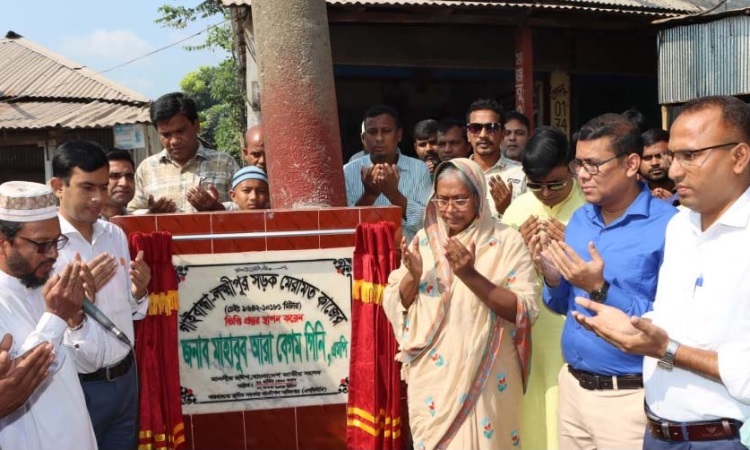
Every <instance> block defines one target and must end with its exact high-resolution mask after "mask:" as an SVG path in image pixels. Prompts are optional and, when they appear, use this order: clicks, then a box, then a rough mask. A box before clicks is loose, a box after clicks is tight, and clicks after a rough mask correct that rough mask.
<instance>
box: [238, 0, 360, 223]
mask: <svg viewBox="0 0 750 450" xmlns="http://www.w3.org/2000/svg"><path fill="white" fill-rule="evenodd" d="M252 20H253V29H254V33H255V44H256V48H257V55H258V68H259V79H260V88H261V97H260V103H261V117H262V122H263V134H264V138H265V146H266V153H267V158H266V159H267V161H268V162H267V166H268V175H269V179H270V185H271V186H270V189H271V205H272V207H273V208H274V209H276V208H300V207H316V206H346V193H345V190H344V174H343V170H342V166H343V160H342V153H341V139H340V136H339V122H338V113H337V109H336V92H335V88H334V83H333V62H332V59H331V43H330V37H329V32H328V16H327V13H326V4H325V0H253V4H252Z"/></svg>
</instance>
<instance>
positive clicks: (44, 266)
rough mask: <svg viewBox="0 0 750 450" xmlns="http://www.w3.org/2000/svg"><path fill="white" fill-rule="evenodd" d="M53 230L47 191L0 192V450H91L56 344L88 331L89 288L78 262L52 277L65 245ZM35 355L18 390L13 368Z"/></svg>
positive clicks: (74, 386)
mask: <svg viewBox="0 0 750 450" xmlns="http://www.w3.org/2000/svg"><path fill="white" fill-rule="evenodd" d="M60 231H61V230H60V222H59V220H58V217H57V206H56V200H55V196H54V194H53V193H52V190H51V189H50V188H49V187H47V186H45V185H43V184H39V183H29V182H26V181H9V182H7V183H3V184H2V185H0V247H2V251H1V252H0V335H3V336H6V337H5V338H3V341H2V343H1V344H0V357H6V358H10V361H7V360H6V362H5V363H0V366H5V369H7V368H8V364H7V363H8V362H9V363H10V364H9V365H10V366H11V367H10V370H9V371H7V372H6V371H5V370H3V373H0V395H2V403H3V406H2V407H0V410H2V412H1V413H0V447H2V448H4V449H67V450H73V449H81V448H86V449H89V448H96V438H95V436H94V430H93V429H92V427H91V420H90V419H89V415H88V411H87V410H86V401H85V399H84V394H83V391H82V390H81V384H80V382H79V381H78V374H77V373H76V365H75V362H74V361H73V353H74V351H75V350H74V349H73V348H70V347H67V346H65V345H64V344H63V338H64V335H65V332H66V329H67V328H68V327H69V326H79V325H81V327H82V332H85V331H91V329H92V328H93V327H94V326H95V325H94V324H92V323H89V322H85V321H83V311H82V310H81V303H82V301H83V298H84V291H85V290H86V289H87V288H88V286H90V285H91V284H92V283H93V281H92V280H91V274H90V273H89V272H88V271H87V269H86V266H85V264H83V263H82V262H81V261H80V259H75V260H73V261H72V262H71V263H70V264H67V265H66V266H65V267H64V269H63V270H61V271H60V272H59V273H58V274H55V275H53V267H54V264H55V261H56V260H57V257H58V252H59V250H60V249H62V248H63V247H64V246H65V244H66V243H67V242H68V240H67V238H66V237H65V236H64V235H62V234H61V233H60ZM7 335H10V336H12V342H8V339H7ZM40 352H41V355H40ZM40 356H42V359H41V364H40V365H37V366H36V368H35V370H34V371H32V372H28V371H27V372H26V376H27V377H28V380H27V381H28V382H30V384H27V385H26V386H25V387H24V384H23V380H19V379H18V378H17V377H18V376H19V373H18V372H19V370H17V369H18V368H23V366H25V365H26V364H29V363H30V362H31V361H32V360H33V359H34V358H39V357H40ZM37 363H39V360H38V359H37ZM27 369H28V367H27ZM9 377H13V378H15V380H14V379H13V378H9ZM8 381H14V382H15V383H14V384H15V385H14V386H12V387H13V388H14V390H15V392H8V391H7V390H6V389H3V388H4V387H7V382H8ZM37 386H38V389H36V387H37ZM2 391H5V392H2ZM19 396H21V397H22V398H19ZM24 397H25V398H24ZM6 402H7V403H6Z"/></svg>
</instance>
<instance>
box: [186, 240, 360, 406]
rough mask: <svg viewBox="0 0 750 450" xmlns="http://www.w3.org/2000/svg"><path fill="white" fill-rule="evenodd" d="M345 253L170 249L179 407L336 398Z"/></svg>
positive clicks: (343, 350)
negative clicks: (176, 306) (175, 287)
mask: <svg viewBox="0 0 750 450" xmlns="http://www.w3.org/2000/svg"><path fill="white" fill-rule="evenodd" d="M352 253H353V248H351V247H349V248H339V249H329V250H302V251H294V252H291V251H289V252H286V251H285V252H253V253H231V254H217V255H178V256H174V257H173V263H174V265H175V267H176V268H177V273H178V275H179V277H180V283H179V296H180V311H179V317H178V327H179V331H178V339H179V353H180V355H179V356H180V384H181V386H182V394H183V395H182V404H183V407H182V411H183V414H204V413H217V412H226V411H238V410H257V409H272V408H288V407H295V406H308V405H322V404H332V403H346V400H347V393H348V386H349V342H351V292H352V267H351V257H352Z"/></svg>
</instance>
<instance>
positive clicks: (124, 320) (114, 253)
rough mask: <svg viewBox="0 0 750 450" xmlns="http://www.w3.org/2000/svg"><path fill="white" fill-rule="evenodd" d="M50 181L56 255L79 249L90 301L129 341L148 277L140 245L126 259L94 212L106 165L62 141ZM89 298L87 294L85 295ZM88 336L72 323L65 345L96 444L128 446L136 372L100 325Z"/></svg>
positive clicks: (133, 427)
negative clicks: (58, 236) (55, 203)
mask: <svg viewBox="0 0 750 450" xmlns="http://www.w3.org/2000/svg"><path fill="white" fill-rule="evenodd" d="M52 176H53V177H52V179H51V180H50V185H51V186H52V189H53V190H54V192H55V195H56V196H57V198H58V199H59V200H60V208H59V210H58V213H59V218H60V228H61V230H62V233H63V234H64V235H65V236H66V237H67V238H68V239H69V243H68V245H67V246H66V247H65V248H64V249H63V250H62V251H61V252H60V260H59V262H60V263H65V262H67V261H70V260H72V259H73V258H74V257H75V255H76V254H79V255H80V257H81V259H82V260H83V261H84V262H87V263H88V265H89V267H90V269H91V273H92V275H93V277H94V281H95V283H96V291H97V293H96V305H97V306H98V307H99V309H100V310H101V311H102V312H103V313H104V314H105V315H106V316H107V317H108V318H109V319H110V320H112V322H113V323H114V324H115V325H116V326H117V328H119V329H120V330H122V331H123V332H124V333H125V335H126V336H127V337H128V339H129V340H130V342H134V332H133V319H134V315H136V314H138V316H139V317H140V318H142V317H144V316H145V312H146V309H147V307H148V304H147V300H146V294H147V292H146V289H147V286H148V283H149V281H150V279H151V274H150V270H149V268H148V265H147V264H146V263H145V262H144V261H143V255H142V253H139V254H138V256H136V259H135V261H132V262H131V261H130V254H129V251H128V243H127V239H126V237H125V233H124V232H123V231H122V229H120V228H119V227H118V226H117V225H114V224H112V223H110V222H107V221H104V220H101V219H98V217H99V215H100V214H101V210H102V207H103V206H104V204H105V203H106V201H107V198H108V184H109V166H108V161H107V156H106V155H105V154H104V151H103V150H102V149H101V147H100V146H99V145H98V144H96V143H94V142H88V141H68V142H66V143H64V144H63V145H61V146H60V147H59V148H58V149H57V152H55V156H54V158H53V159H52ZM92 300H94V299H92ZM96 330H97V333H96V335H95V336H91V335H82V334H81V333H80V330H77V329H71V330H69V331H68V333H67V336H66V345H70V346H72V347H73V348H75V352H74V353H73V358H74V360H75V362H76V366H77V368H78V372H79V378H80V379H81V384H82V386H83V391H84V392H85V393H86V404H87V406H88V409H89V413H90V415H91V422H92V423H93V426H94V431H95V433H96V439H97V442H98V444H99V448H101V449H134V448H136V447H137V442H138V420H137V417H138V414H137V412H138V411H137V405H138V402H137V398H136V393H137V384H138V381H137V374H136V371H135V365H134V364H133V360H134V355H133V353H132V352H131V348H130V347H129V346H128V345H127V344H125V343H123V342H122V341H120V340H118V339H117V338H116V337H115V336H114V335H113V334H111V333H109V332H108V331H107V330H105V329H104V328H103V327H100V326H97V327H96Z"/></svg>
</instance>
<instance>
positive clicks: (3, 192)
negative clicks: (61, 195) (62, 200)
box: [0, 181, 57, 222]
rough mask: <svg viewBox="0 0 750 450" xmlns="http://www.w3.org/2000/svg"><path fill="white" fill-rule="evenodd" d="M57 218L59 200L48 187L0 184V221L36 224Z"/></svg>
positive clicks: (36, 184)
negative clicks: (38, 221)
mask: <svg viewBox="0 0 750 450" xmlns="http://www.w3.org/2000/svg"><path fill="white" fill-rule="evenodd" d="M53 217H57V199H56V198H55V194H54V193H53V192H52V189H50V188H49V187H48V186H45V185H43V184H39V183H31V182H28V181H8V182H7V183H3V184H0V220H7V221H9V222H34V221H37V220H47V219H51V218H53Z"/></svg>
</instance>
